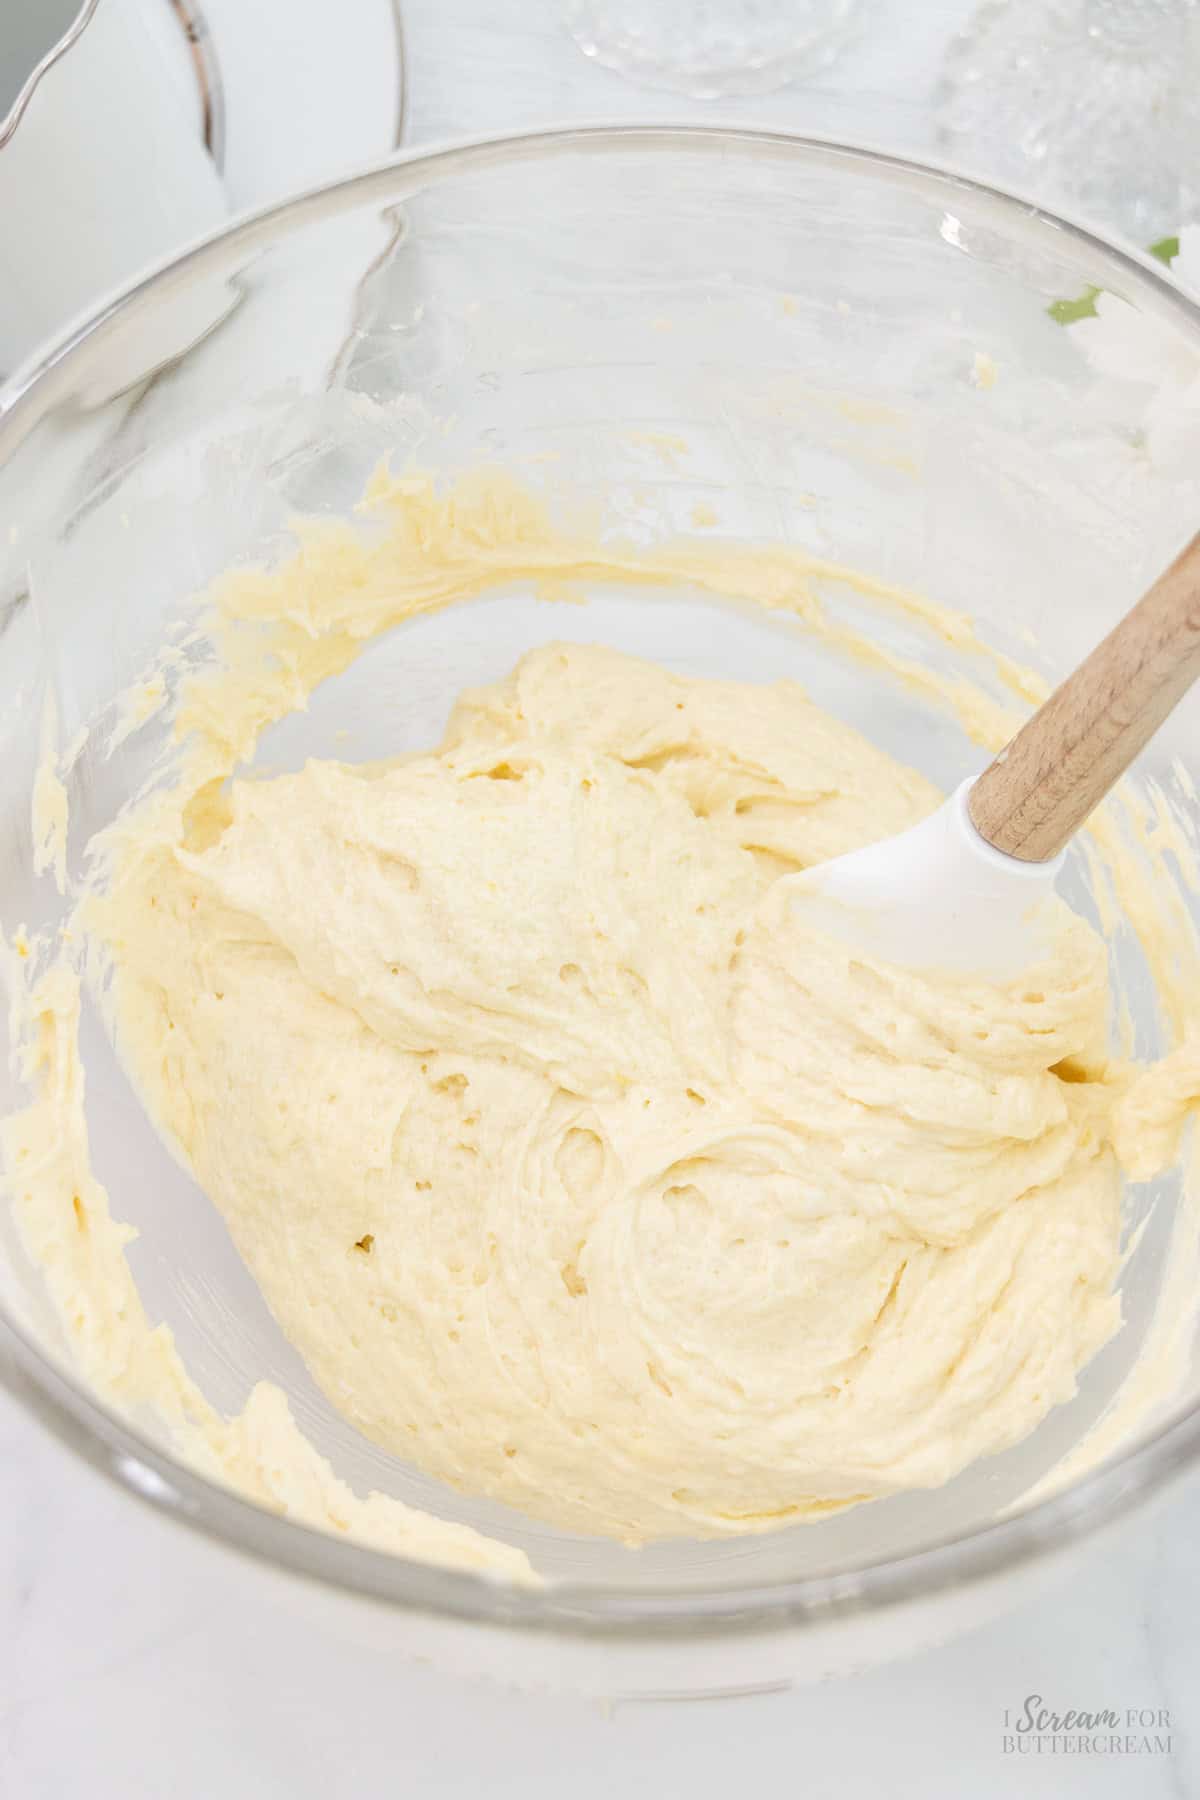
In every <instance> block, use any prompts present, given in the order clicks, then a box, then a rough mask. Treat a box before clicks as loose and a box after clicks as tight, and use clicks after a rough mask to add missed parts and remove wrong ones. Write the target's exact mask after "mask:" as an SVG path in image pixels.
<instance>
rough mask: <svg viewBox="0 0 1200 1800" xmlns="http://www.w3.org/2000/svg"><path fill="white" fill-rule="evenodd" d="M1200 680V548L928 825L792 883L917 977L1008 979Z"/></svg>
mask: <svg viewBox="0 0 1200 1800" xmlns="http://www.w3.org/2000/svg"><path fill="white" fill-rule="evenodd" d="M1197 675H1200V535H1197V536H1196V537H1194V538H1193V539H1192V541H1191V543H1190V544H1188V546H1187V548H1186V549H1185V550H1183V551H1182V552H1181V553H1180V555H1179V556H1178V557H1176V559H1175V561H1174V562H1173V563H1172V564H1171V566H1170V568H1169V569H1167V570H1166V571H1165V573H1164V574H1162V575H1160V577H1159V578H1158V580H1157V581H1156V582H1155V583H1154V586H1153V587H1152V588H1151V589H1150V590H1149V592H1148V593H1147V594H1146V595H1145V596H1144V597H1143V598H1142V599H1141V600H1139V602H1138V604H1137V605H1136V606H1135V607H1134V608H1133V610H1132V611H1131V612H1129V613H1127V614H1126V616H1125V617H1124V619H1122V621H1121V623H1120V624H1119V625H1118V626H1116V628H1115V629H1114V630H1113V631H1111V632H1110V633H1109V634H1108V636H1107V637H1106V638H1105V639H1104V641H1103V642H1102V643H1100V644H1098V645H1097V646H1096V648H1095V649H1094V650H1093V651H1092V653H1091V655H1090V656H1089V657H1088V658H1087V659H1086V661H1084V662H1082V663H1081V664H1080V665H1079V667H1078V668H1077V669H1076V670H1075V673H1074V674H1073V675H1069V676H1068V677H1067V679H1066V680H1065V681H1064V682H1063V683H1062V685H1061V686H1060V687H1059V688H1057V689H1056V690H1055V692H1054V693H1053V694H1052V695H1051V696H1050V698H1049V699H1048V700H1047V701H1046V703H1045V705H1044V706H1042V707H1040V708H1039V710H1038V711H1037V712H1036V713H1035V714H1034V715H1033V717H1032V718H1031V719H1030V720H1029V721H1028V722H1027V723H1026V724H1025V725H1023V726H1022V727H1021V729H1020V731H1018V733H1017V735H1016V736H1015V737H1014V738H1013V739H1012V740H1011V742H1010V743H1009V744H1007V745H1006V746H1005V748H1004V749H1003V750H1001V752H1000V754H999V755H998V756H997V757H996V759H995V761H994V762H992V763H991V764H990V766H989V767H988V768H986V769H985V770H984V771H983V773H982V775H979V776H977V777H976V778H975V779H974V780H971V781H966V782H964V783H963V784H962V786H961V787H959V788H958V789H957V790H956V791H955V792H954V793H953V794H952V795H951V796H950V798H949V799H948V800H947V801H945V802H944V804H943V805H942V806H940V807H939V808H938V809H937V811H936V812H934V813H932V814H931V815H930V816H929V818H927V819H925V820H923V821H922V823H921V824H919V825H915V826H913V828H912V829H911V830H909V831H904V832H901V833H900V834H899V836H897V837H891V838H884V839H882V840H881V841H880V842H879V843H877V844H870V845H868V846H867V847H866V848H865V849H862V850H854V851H851V852H850V854H849V855H847V856H839V857H836V858H834V859H833V860H832V861H830V862H827V863H821V864H819V865H818V866H817V867H816V868H813V869H808V870H805V871H804V872H803V874H801V875H797V876H792V877H788V878H787V880H788V886H789V888H790V889H791V890H792V901H793V904H794V905H796V906H798V907H800V908H801V909H802V916H803V917H804V918H805V919H807V920H808V921H809V922H810V923H812V924H815V925H816V926H818V927H819V928H820V929H824V930H828V931H830V932H831V933H833V934H834V935H835V936H837V937H840V938H843V939H848V940H849V941H851V942H853V943H854V944H856V945H858V946H860V947H861V949H862V950H863V951H865V952H869V953H872V954H874V955H877V956H881V957H883V958H885V959H886V960H888V961H890V962H897V963H902V964H906V965H908V966H911V967H922V968H925V967H928V968H946V969H953V970H956V971H959V972H962V971H969V970H975V971H977V972H979V973H980V974H983V975H987V976H993V977H1006V976H1008V975H1011V974H1015V973H1017V972H1018V971H1019V970H1020V969H1021V968H1022V967H1025V966H1027V965H1028V964H1029V963H1031V962H1033V961H1035V960H1036V959H1037V957H1038V955H1039V953H1040V952H1044V942H1043V940H1042V939H1041V938H1040V936H1039V934H1038V930H1037V913H1038V903H1039V902H1040V901H1042V900H1044V899H1045V898H1046V897H1047V896H1048V894H1049V893H1050V892H1051V890H1052V889H1053V886H1054V881H1055V877H1056V875H1057V874H1058V871H1059V869H1060V867H1061V865H1062V859H1063V851H1064V849H1065V847H1066V845H1067V844H1068V843H1069V842H1070V840H1071V838H1072V837H1073V836H1074V834H1075V833H1076V832H1077V831H1078V830H1079V828H1080V826H1081V825H1083V823H1084V822H1085V820H1086V819H1087V818H1088V816H1089V814H1090V813H1091V812H1092V811H1093V810H1094V809H1095V808H1096V807H1097V806H1098V805H1099V804H1100V802H1101V800H1103V798H1104V796H1105V795H1106V794H1107V793H1108V791H1109V789H1110V788H1111V787H1112V786H1113V784H1114V783H1115V782H1116V781H1117V780H1118V779H1119V778H1120V777H1121V776H1122V775H1123V774H1124V772H1125V770H1126V769H1127V768H1128V767H1129V765H1130V763H1131V762H1132V761H1133V759H1134V757H1135V756H1136V755H1137V754H1138V751H1139V750H1141V749H1142V747H1143V746H1144V745H1145V744H1146V743H1147V741H1148V740H1149V739H1150V738H1151V737H1152V736H1153V735H1154V733H1155V732H1156V731H1157V730H1158V727H1159V726H1160V725H1161V724H1162V722H1163V720H1164V719H1165V718H1166V717H1167V715H1168V713H1170V712H1171V711H1172V710H1173V708H1174V707H1175V706H1176V705H1177V704H1178V703H1179V701H1180V700H1181V699H1182V698H1183V696H1184V695H1185V694H1186V692H1187V690H1188V689H1189V688H1190V687H1191V685H1192V683H1193V682H1194V681H1195V679H1196V677H1197Z"/></svg>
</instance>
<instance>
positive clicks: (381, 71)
mask: <svg viewBox="0 0 1200 1800" xmlns="http://www.w3.org/2000/svg"><path fill="white" fill-rule="evenodd" d="M159 3H160V4H162V3H163V0H159ZM189 10H191V11H192V12H193V13H194V14H195V15H197V16H198V17H199V18H200V19H202V22H203V26H204V27H206V28H207V32H208V38H209V46H208V48H209V53H210V62H211V65H212V67H213V68H214V69H215V71H216V76H217V80H218V81H219V85H220V92H221V99H222V102H223V113H224V118H223V134H224V145H223V153H222V155H221V159H220V160H221V162H222V164H223V175H224V181H225V188H226V192H227V193H228V196H229V205H230V210H231V211H232V212H241V211H243V210H244V209H245V208H247V207H254V206H262V205H264V204H266V203H267V202H269V201H272V200H278V199H281V198H282V197H283V196H284V195H285V194H289V193H295V192H296V191H297V190H298V189H300V188H307V187H312V186H314V185H315V184H316V183H318V182H321V181H326V180H328V179H329V178H330V177H331V176H335V175H340V174H343V173H345V172H347V171H348V170H350V169H353V168H355V167H356V166H357V165H359V164H361V163H366V162H371V161H374V160H375V159H376V158H378V157H381V156H385V155H386V154H387V152H388V151H389V150H392V149H394V148H395V147H396V145H397V144H398V143H399V141H400V133H401V128H402V123H403V116H404V55H403V47H402V42H401V35H400V19H399V12H398V0H332V3H331V0H287V4H286V5H279V4H274V5H263V4H259V3H258V0H194V4H193V0H189Z"/></svg>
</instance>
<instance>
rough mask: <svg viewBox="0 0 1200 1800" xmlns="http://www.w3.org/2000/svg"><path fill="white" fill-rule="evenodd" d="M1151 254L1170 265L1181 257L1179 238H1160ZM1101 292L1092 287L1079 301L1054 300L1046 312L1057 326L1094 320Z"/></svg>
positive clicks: (1151, 248)
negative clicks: (1097, 299)
mask: <svg viewBox="0 0 1200 1800" xmlns="http://www.w3.org/2000/svg"><path fill="white" fill-rule="evenodd" d="M1150 254H1151V256H1157V258H1158V260H1159V262H1161V263H1167V264H1168V265H1170V264H1171V263H1173V262H1174V260H1175V258H1176V257H1177V256H1178V255H1179V239H1178V237H1177V236H1175V237H1165V238H1159V240H1158V242H1157V244H1151V245H1150ZM1099 292H1100V289H1099V288H1097V287H1090V288H1088V290H1087V292H1086V293H1084V294H1080V296H1079V298H1078V299H1077V300H1052V301H1051V302H1050V305H1049V306H1048V307H1047V308H1046V311H1047V312H1048V313H1049V314H1050V317H1051V318H1052V319H1053V320H1054V322H1055V324H1056V325H1074V323H1075V321H1076V320H1077V319H1094V318H1095V316H1096V296H1097V295H1098V294H1099Z"/></svg>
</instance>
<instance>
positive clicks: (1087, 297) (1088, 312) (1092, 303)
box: [1046, 287, 1100, 325]
mask: <svg viewBox="0 0 1200 1800" xmlns="http://www.w3.org/2000/svg"><path fill="white" fill-rule="evenodd" d="M1099 292H1100V289H1099V288H1098V287H1090V288H1089V289H1088V290H1087V293H1086V294H1080V296H1079V298H1078V300H1052V301H1051V302H1050V305H1049V306H1048V307H1047V308H1046V311H1047V312H1048V313H1049V314H1050V317H1051V318H1052V319H1053V320H1054V322H1055V324H1056V325H1074V323H1075V321H1076V319H1094V318H1095V316H1096V296H1097V295H1098V294H1099Z"/></svg>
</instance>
